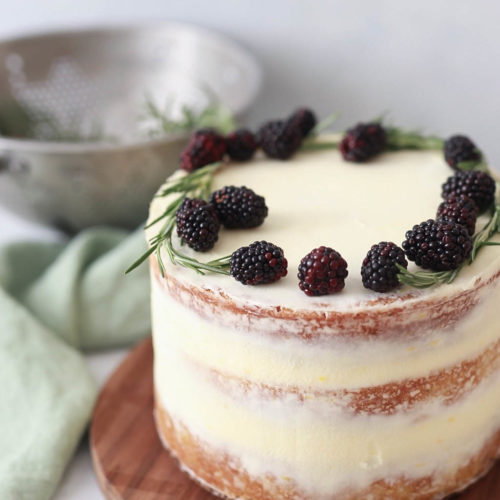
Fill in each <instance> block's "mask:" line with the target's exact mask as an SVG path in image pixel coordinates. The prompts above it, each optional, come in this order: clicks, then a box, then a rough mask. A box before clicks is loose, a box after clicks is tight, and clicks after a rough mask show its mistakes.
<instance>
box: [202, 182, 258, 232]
mask: <svg viewBox="0 0 500 500" xmlns="http://www.w3.org/2000/svg"><path fill="white" fill-rule="evenodd" d="M210 203H212V205H213V206H214V207H215V211H216V212H217V216H218V217H219V220H220V221H221V223H222V225H223V226H224V227H227V228H229V229H236V228H239V229H248V228H251V227H257V226H260V225H261V224H262V223H263V222H264V219H265V218H266V217H267V212H268V210H267V206H266V200H265V199H264V198H263V197H262V196H259V195H258V194H255V193H254V192H253V191H252V190H251V189H248V188H247V187H245V186H242V187H236V186H225V187H223V188H222V189H219V190H218V191H215V192H213V193H212V195H211V196H210Z"/></svg>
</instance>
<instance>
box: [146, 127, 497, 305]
mask: <svg viewBox="0 0 500 500" xmlns="http://www.w3.org/2000/svg"><path fill="white" fill-rule="evenodd" d="M324 139H326V140H327V139H329V137H325V138H324ZM450 173H451V171H450V168H449V166H448V165H447V164H446V163H445V161H444V160H443V158H442V155H441V154H440V153H439V152H437V151H399V152H389V153H384V154H382V155H379V156H378V157H377V158H375V159H374V160H373V161H371V162H370V163H366V164H359V165H357V164H356V165H354V164H352V163H348V162H345V161H344V160H343V159H342V157H341V155H340V154H339V152H338V151H336V150H325V151H312V152H299V153H297V154H296V155H295V156H294V157H293V158H292V159H290V160H289V161H287V162H282V161H279V160H272V159H267V158H265V157H263V156H259V157H257V158H255V159H254V160H252V161H251V162H247V163H241V164H235V163H229V164H227V165H223V166H221V168H220V169H218V170H217V172H216V174H215V175H214V179H213V186H212V189H214V190H216V189H219V188H222V187H224V186H228V185H235V186H247V187H249V188H251V189H253V190H254V191H255V192H256V193H259V194H260V195H262V196H264V197H265V200H266V204H267V206H268V209H269V215H268V216H267V218H266V219H265V221H264V223H263V224H262V225H260V226H259V227H256V228H252V229H225V228H221V230H220V232H219V238H218V241H217V242H216V244H215V245H214V247H213V249H211V250H209V251H208V252H204V253H203V254H201V256H202V258H203V261H211V260H215V259H219V258H221V257H223V256H225V255H229V254H231V253H232V252H233V251H234V250H236V249H237V248H239V247H242V246H245V245H249V244H250V243H252V242H254V241H260V240H266V241H271V242H273V243H275V244H276V245H278V246H279V247H281V248H282V249H283V251H284V253H285V256H286V258H287V260H288V269H289V273H288V275H287V276H285V277H284V278H282V279H281V280H280V281H278V282H276V283H272V284H267V285H260V286H255V287H252V286H244V285H242V284H240V283H238V282H237V281H234V280H232V279H230V278H228V277H227V276H224V275H217V274H211V273H207V274H206V275H198V274H196V273H194V272H193V271H192V270H191V269H186V268H184V267H181V266H174V265H173V264H172V263H171V262H170V260H169V258H168V256H167V255H164V259H163V261H164V262H165V265H166V266H168V268H167V272H168V273H172V274H174V275H175V276H176V277H177V278H178V279H181V280H187V281H189V282H190V283H193V284H196V285H199V286H205V287H210V288H220V289H222V290H224V291H225V293H227V294H229V295H231V296H233V297H238V298H240V299H241V300H244V301H252V302H260V303H261V302H266V303H269V304H276V305H288V306H293V307H296V306H297V305H299V304H300V305H302V306H303V307H307V308H309V307H316V306H318V305H328V306H330V307H337V306H339V307H345V306H346V305H348V304H351V305H355V304H357V303H360V302H365V301H373V300H377V299H379V298H380V297H381V295H380V294H377V293H376V292H374V291H371V290H368V289H366V288H364V287H363V285H362V282H361V274H360V270H361V265H362V261H363V259H364V257H365V256H366V253H367V252H368V250H369V249H370V247H371V245H372V244H374V243H378V242H379V241H382V240H385V241H393V242H395V243H396V244H398V245H399V244H401V242H402V241H403V239H404V237H405V232H406V231H407V230H408V229H410V228H411V227H412V226H413V225H414V224H417V223H420V222H422V221H424V220H426V219H429V218H433V217H434V216H435V214H436V207H437V206H438V205H439V203H440V202H441V201H442V199H441V185H442V184H443V183H444V182H445V181H446V179H447V178H448V177H449V176H450ZM183 175H186V174H185V173H183V172H178V173H176V174H174V176H175V177H177V176H183ZM161 191H162V189H160V191H159V192H161ZM174 198H175V195H171V196H167V197H158V198H155V199H154V201H153V203H152V205H151V211H150V220H154V219H155V218H157V217H158V216H160V215H161V214H162V212H163V211H164V210H165V208H166V207H167V206H168V204H169V203H171V202H172V200H173V199H174ZM487 219H488V216H482V217H481V218H480V220H479V221H478V226H482V225H483V224H484V223H485V222H486V221H487ZM156 232H157V228H156V227H155V226H153V227H151V228H150V229H149V230H148V238H151V237H154V234H155V233H156ZM496 239H497V240H500V239H499V238H498V237H497V238H496ZM174 245H175V247H176V248H182V252H183V253H184V254H186V255H188V256H190V257H193V258H197V259H199V258H200V253H199V252H196V251H194V250H192V249H191V248H189V247H187V246H186V245H184V246H182V247H180V241H179V239H178V237H177V236H175V235H174ZM321 245H328V246H331V247H333V248H335V249H336V250H337V251H338V252H340V253H341V255H342V256H343V258H344V259H345V260H346V261H347V263H348V271H349V275H348V278H347V279H346V282H345V288H344V289H343V290H342V292H341V293H340V294H335V295H328V296H321V297H306V296H305V295H304V294H303V292H302V291H301V290H300V289H299V287H298V286H297V269H298V266H299V263H300V260H301V259H302V257H304V255H306V254H307V253H308V252H309V251H310V250H312V249H313V248H316V247H319V246H321ZM493 261H495V262H493ZM495 264H496V267H497V268H498V265H499V264H500V252H498V250H497V249H495V248H494V247H491V248H485V249H484V250H483V251H482V252H481V254H480V255H479V256H478V259H477V261H476V262H475V263H474V265H473V266H468V268H466V269H464V271H462V273H461V274H460V276H459V277H458V278H457V279H456V280H455V281H454V283H453V285H452V286H453V287H467V286H468V283H469V282H470V281H471V280H474V279H475V278H476V277H477V276H478V275H480V274H481V273H482V272H483V271H484V272H485V273H487V268H488V267H489V266H490V265H493V266H494V265H495ZM409 269H411V270H416V269H417V267H416V266H415V264H413V263H410V268H409ZM447 286H451V285H447ZM439 292H440V291H439V290H436V289H435V288H433V289H427V290H425V291H418V292H416V290H415V289H413V288H410V287H406V286H405V287H401V288H398V289H396V290H395V291H393V292H391V293H390V295H391V296H392V295H394V294H396V295H399V296H405V295H408V294H415V293H418V294H422V293H424V294H429V293H439ZM441 292H442V290H441ZM341 304H342V306H341Z"/></svg>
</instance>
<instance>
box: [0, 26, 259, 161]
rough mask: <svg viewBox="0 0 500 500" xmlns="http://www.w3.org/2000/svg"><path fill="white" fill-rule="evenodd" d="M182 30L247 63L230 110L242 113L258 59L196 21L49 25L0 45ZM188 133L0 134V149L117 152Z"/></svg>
mask: <svg viewBox="0 0 500 500" xmlns="http://www.w3.org/2000/svg"><path fill="white" fill-rule="evenodd" d="M162 28H165V29H166V28H169V29H183V30H188V31H192V32H196V33H198V34H201V35H203V36H204V37H207V38H209V39H211V40H212V41H214V42H215V43H219V44H221V45H223V46H224V48H225V49H226V50H228V51H230V52H234V53H237V54H238V56H239V57H238V59H239V60H240V61H243V63H242V64H244V65H245V66H247V70H248V73H249V74H250V75H251V80H252V81H251V84H250V86H249V91H248V95H247V96H245V97H246V99H245V100H244V101H243V103H242V104H241V105H240V106H239V107H238V108H237V109H233V112H234V114H235V116H238V115H241V114H242V113H244V112H245V111H246V110H247V109H248V108H249V107H250V105H251V104H252V103H253V102H254V101H255V98H256V97H257V95H258V93H259V91H260V89H261V86H262V79H263V71H262V66H261V64H260V63H259V62H258V60H257V58H256V57H255V55H254V54H253V53H252V52H251V51H250V50H249V49H248V48H247V47H246V46H245V45H244V44H242V43H241V42H239V41H236V40H234V39H233V38H231V37H229V36H227V35H225V34H223V33H221V32H219V31H217V30H215V29H211V28H207V27H204V26H199V25H197V24H196V23H191V22H185V21H169V20H168V21H167V20H164V21H149V22H140V23H116V24H107V23H99V24H92V25H81V26H75V27H71V28H67V27H57V26H55V27H53V28H52V29H50V30H40V31H38V30H34V31H30V32H27V33H17V34H15V35H11V36H9V35H7V36H0V46H2V45H4V44H10V43H19V42H26V41H35V40H39V39H41V38H50V37H56V36H73V35H82V34H86V35H91V34H93V33H95V34H99V33H100V34H104V33H119V32H127V31H130V32H134V31H135V32H141V31H147V30H151V29H155V30H158V29H162ZM188 135H189V133H176V134H169V135H165V136H162V137H158V138H147V137H146V138H144V137H139V138H137V139H128V140H125V141H123V142H111V141H89V142H71V141H42V140H36V139H29V138H28V139H25V138H13V137H4V136H0V150H9V151H16V150H17V151H26V152H41V153H64V154H68V153H81V152H101V151H117V150H126V149H136V148H141V147H149V146H155V145H161V144H165V143H169V142H176V141H179V140H182V139H185V138H186V137H187V136H188Z"/></svg>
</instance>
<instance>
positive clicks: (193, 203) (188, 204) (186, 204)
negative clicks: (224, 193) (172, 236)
mask: <svg viewBox="0 0 500 500" xmlns="http://www.w3.org/2000/svg"><path fill="white" fill-rule="evenodd" d="M205 205H208V203H207V202H206V201H205V200H202V199H201V198H187V197H186V198H184V199H183V200H182V203H181V204H180V205H179V208H178V209H177V212H175V217H176V219H177V221H178V220H179V217H182V214H183V213H184V212H186V211H189V210H192V209H193V208H198V207H204V206H205Z"/></svg>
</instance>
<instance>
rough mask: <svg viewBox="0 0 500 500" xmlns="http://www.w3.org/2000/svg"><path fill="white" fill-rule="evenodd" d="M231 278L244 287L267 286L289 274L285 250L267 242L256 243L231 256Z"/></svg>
mask: <svg viewBox="0 0 500 500" xmlns="http://www.w3.org/2000/svg"><path fill="white" fill-rule="evenodd" d="M229 266H230V272H231V276H233V278H234V279H236V280H238V281H239V282H240V283H243V284H244V285H265V284H267V283H273V282H274V281H278V280H279V279H280V278H282V277H283V276H286V274H287V266H288V262H287V260H286V259H285V256H284V254H283V250H282V249H281V248H280V247H278V246H276V245H273V244H272V243H268V242H267V241H255V242H254V243H252V244H251V245H249V246H247V247H241V248H238V250H235V251H234V252H233V253H232V254H231V260H230V263H229Z"/></svg>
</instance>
